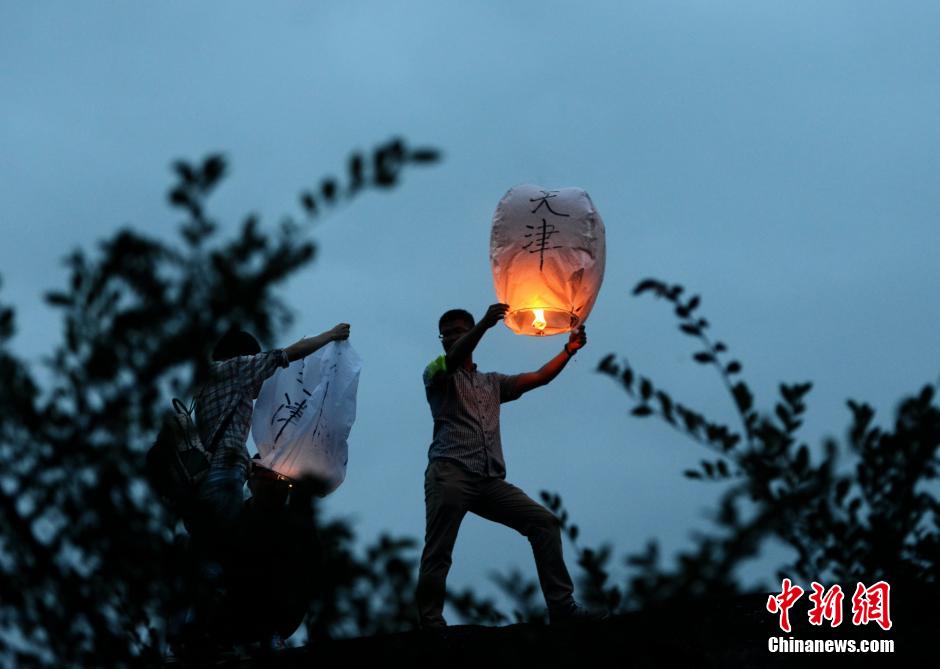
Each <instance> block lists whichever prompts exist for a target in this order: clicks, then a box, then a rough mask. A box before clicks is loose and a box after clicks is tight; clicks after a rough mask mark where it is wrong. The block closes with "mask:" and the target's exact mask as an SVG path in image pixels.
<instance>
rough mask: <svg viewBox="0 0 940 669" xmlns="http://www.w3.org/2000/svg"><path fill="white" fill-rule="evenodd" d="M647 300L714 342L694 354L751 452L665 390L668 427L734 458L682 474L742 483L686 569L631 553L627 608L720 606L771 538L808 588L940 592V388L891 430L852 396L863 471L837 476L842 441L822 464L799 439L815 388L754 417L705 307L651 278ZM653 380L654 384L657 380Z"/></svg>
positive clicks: (915, 401) (613, 371) (905, 406)
mask: <svg viewBox="0 0 940 669" xmlns="http://www.w3.org/2000/svg"><path fill="white" fill-rule="evenodd" d="M643 293H652V294H653V295H654V296H656V297H658V298H663V299H666V300H668V301H670V302H671V303H672V304H673V305H674V307H675V308H674V311H675V313H676V315H677V316H678V317H679V319H680V320H681V322H680V323H679V328H680V330H681V331H682V332H683V333H685V334H687V335H690V336H695V337H698V338H699V339H700V340H701V342H702V344H704V347H705V350H702V351H699V352H698V353H696V354H695V355H694V356H693V357H694V359H695V360H696V361H697V362H699V363H702V364H708V363H712V362H714V363H717V365H716V368H717V370H718V371H719V374H720V376H721V377H722V379H723V381H724V382H725V385H726V387H727V388H728V390H729V391H730V394H731V397H732V399H733V401H734V406H735V407H736V409H737V410H738V413H739V414H740V417H741V421H742V424H743V426H744V428H745V432H746V435H747V442H746V446H747V448H740V449H739V448H736V446H737V445H738V444H739V443H740V442H741V435H739V434H735V433H733V432H731V431H730V430H728V428H727V427H725V426H724V425H721V424H719V423H715V422H712V421H710V420H708V419H706V418H705V417H704V416H702V415H701V414H699V413H697V412H695V411H692V410H690V409H688V408H687V407H685V406H683V405H682V404H680V403H677V402H675V401H674V400H673V399H672V398H671V397H669V396H668V395H667V394H666V393H664V392H663V391H661V390H656V391H655V392H656V396H657V398H658V399H659V401H660V402H659V406H660V408H661V409H662V410H661V411H660V416H661V417H662V418H663V419H664V420H666V421H667V422H669V423H670V424H671V425H673V427H677V428H682V429H683V430H684V432H685V434H687V435H688V436H689V437H691V438H693V439H695V440H696V441H698V442H699V443H701V444H703V445H706V446H710V447H714V448H719V449H721V450H722V451H723V452H724V453H725V456H726V457H727V458H728V460H727V461H726V460H725V459H719V460H717V461H714V462H711V461H707V460H703V461H702V462H701V463H700V469H687V470H685V471H683V472H682V474H683V476H685V477H686V478H690V479H696V480H703V479H708V480H715V481H720V480H729V481H730V480H736V481H738V483H736V484H734V485H732V486H729V487H728V488H727V490H726V491H725V493H724V495H723V497H722V499H721V502H720V509H719V511H718V513H716V514H715V519H716V522H717V523H718V524H719V527H720V530H721V531H720V533H719V534H717V535H714V536H707V535H701V536H699V537H698V538H697V546H696V548H695V550H694V551H690V552H684V553H682V554H680V555H679V556H678V560H677V562H678V568H677V569H675V570H673V571H671V572H668V571H665V570H664V569H663V568H661V567H659V565H658V554H657V553H656V551H655V544H650V548H649V549H648V550H647V552H646V553H644V554H640V555H636V556H628V558H627V560H626V562H627V564H628V565H630V566H631V567H633V568H635V569H637V570H638V574H637V575H636V576H634V577H633V578H631V580H630V582H629V586H628V588H627V590H626V595H627V597H626V601H627V602H628V603H630V604H632V605H634V606H646V605H649V604H654V603H661V602H665V601H688V600H690V599H703V600H705V601H711V600H710V599H708V598H709V597H715V596H723V595H726V594H728V593H733V592H735V591H736V589H737V587H738V586H737V585H736V583H735V582H734V581H733V580H732V578H731V577H730V574H731V573H732V572H733V570H734V568H735V566H736V565H738V564H740V563H741V562H743V561H745V560H747V559H749V558H750V557H752V556H753V555H755V554H756V552H757V550H758V548H759V547H760V545H761V543H762V542H763V541H765V540H766V539H768V538H770V537H774V538H776V539H777V540H778V541H782V542H784V543H785V544H787V545H789V546H790V547H791V548H792V549H793V550H794V552H795V555H796V558H795V560H794V561H793V562H792V563H791V564H788V565H787V566H786V568H785V569H784V570H781V572H780V573H782V574H785V575H786V576H788V577H791V578H801V579H803V580H807V581H808V580H811V579H815V578H818V576H819V574H825V573H829V574H832V575H833V578H834V579H836V582H842V583H853V582H855V581H856V580H858V581H865V582H870V581H874V580H877V579H884V580H886V581H889V582H891V584H892V585H893V586H894V585H895V584H896V583H902V582H903V583H907V584H909V587H916V588H917V589H920V590H922V589H930V590H931V591H933V592H937V591H938V589H940V584H938V579H937V578H936V576H935V574H936V570H937V566H938V559H940V532H938V526H937V523H936V519H937V518H938V517H940V502H938V501H937V499H936V493H935V492H934V491H935V490H936V488H935V486H934V487H933V488H932V489H931V492H927V490H928V488H929V486H928V485H927V484H928V482H931V481H934V480H935V479H936V478H937V476H938V469H940V460H938V458H937V449H938V447H940V409H938V408H937V407H935V406H934V405H933V404H932V401H933V399H934V396H935V387H934V386H930V385H928V386H925V387H924V388H923V389H922V390H921V391H919V393H918V394H917V395H916V396H912V397H909V398H906V399H904V400H903V401H902V402H901V403H900V405H899V408H898V411H897V417H896V420H895V425H894V428H893V430H886V429H883V428H881V427H876V426H873V419H874V415H875V414H874V410H873V409H872V407H871V406H869V405H867V404H864V403H858V402H855V401H852V400H849V402H848V407H849V409H850V411H851V414H852V424H851V426H850V428H849V434H848V436H849V447H850V449H851V451H852V452H853V453H854V455H855V458H856V459H857V462H856V465H855V474H854V476H850V477H845V476H843V477H835V476H834V474H833V472H834V469H835V462H836V459H837V457H838V454H839V447H838V444H837V443H836V442H835V441H834V440H832V439H827V440H825V441H824V449H823V450H824V454H823V456H822V457H821V458H819V459H817V460H818V463H817V464H814V458H813V457H812V456H813V454H812V453H811V451H810V448H809V447H808V446H807V445H806V444H799V445H798V444H797V442H796V433H797V432H798V430H799V429H800V427H801V426H802V417H803V414H804V412H805V411H806V405H805V398H806V395H807V394H808V393H809V391H810V389H811V388H812V384H811V383H809V382H804V383H795V384H780V396H781V401H780V402H777V403H776V404H774V405H773V410H772V412H771V413H770V414H769V415H768V414H767V413H766V412H759V411H757V410H755V409H754V397H753V395H752V394H751V391H750V389H749V387H748V385H747V384H746V383H745V382H744V381H743V380H739V381H737V382H732V381H731V379H730V377H731V376H732V375H739V374H741V372H742V369H743V366H742V365H741V363H740V362H739V361H737V360H731V361H730V362H727V363H725V362H722V361H721V360H720V357H719V355H720V354H722V353H725V352H726V351H727V346H726V345H725V344H724V343H723V342H716V343H715V344H714V345H713V344H711V342H710V341H709V339H708V336H707V335H706V334H705V329H706V328H707V327H708V323H707V321H706V320H705V319H704V318H693V316H692V312H693V310H694V309H695V308H697V307H698V306H699V300H698V299H697V296H695V297H693V298H691V299H690V300H689V301H688V302H686V303H682V302H680V301H679V296H680V295H681V293H682V288H681V286H670V285H669V284H666V283H664V282H661V281H658V280H655V279H644V280H643V281H642V282H640V283H639V284H638V285H637V286H636V288H635V289H634V294H636V295H641V294H643ZM614 359H615V357H614V356H612V355H611V356H608V358H607V360H608V361H609V363H610V368H605V369H601V370H600V371H602V372H604V373H607V374H609V375H611V376H612V377H617V376H618V375H620V374H621V371H620V368H619V366H617V365H615V364H613V360H614ZM621 364H622V365H624V366H625V365H626V362H625V361H624V362H622V363H621ZM626 369H629V367H626ZM641 378H643V379H644V380H646V379H645V377H641ZM649 384H650V385H649V387H650V388H652V382H651V381H650V382H649ZM623 385H624V389H625V390H626V391H627V393H628V395H629V396H630V397H631V398H632V399H633V400H634V401H635V402H638V404H637V405H636V406H635V407H634V408H633V411H632V413H633V414H635V415H640V416H648V415H651V414H653V413H656V412H655V411H654V410H653V407H652V406H651V405H650V404H649V403H648V401H647V400H648V397H646V396H643V395H642V393H640V394H639V396H638V395H637V393H635V392H634V390H633V389H632V388H631V387H630V386H628V385H627V384H623ZM641 388H642V386H641ZM663 398H668V403H663ZM670 412H672V413H674V414H675V415H676V416H677V417H678V419H679V421H678V422H677V423H673V422H672V420H671V416H670ZM729 465H731V466H729ZM732 467H733V468H734V470H735V471H734V473H732ZM741 500H746V501H747V503H748V507H749V508H748V512H747V513H746V514H745V513H742V512H741V510H740V508H739V506H740V505H739V502H740V501H741ZM930 519H932V521H931V520H930Z"/></svg>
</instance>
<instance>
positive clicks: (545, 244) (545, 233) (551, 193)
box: [522, 190, 569, 272]
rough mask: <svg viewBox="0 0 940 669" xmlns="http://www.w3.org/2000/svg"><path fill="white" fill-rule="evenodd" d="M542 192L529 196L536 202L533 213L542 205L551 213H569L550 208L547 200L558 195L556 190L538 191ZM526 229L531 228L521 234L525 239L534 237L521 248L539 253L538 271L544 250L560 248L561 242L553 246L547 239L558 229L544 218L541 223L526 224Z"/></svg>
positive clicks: (558, 214)
mask: <svg viewBox="0 0 940 669" xmlns="http://www.w3.org/2000/svg"><path fill="white" fill-rule="evenodd" d="M539 192H540V193H542V197H530V198H529V202H538V204H537V205H535V209H533V210H532V213H533V214H534V213H535V212H537V211H538V210H539V209H541V208H542V207H543V206H544V207H546V208H547V209H548V210H549V211H550V212H551V213H553V214H555V216H562V217H564V218H568V217H569V214H563V213H561V212H558V211H555V210H554V209H552V205H551V203H550V202H549V200H550V199H552V198H554V197H558V191H557V190H543V191H539ZM525 227H526V229H528V230H531V232H528V233H526V234H524V235H523V237H525V238H526V239H529V238H530V237H533V238H534V239H532V240H530V241H529V243H528V244H523V246H522V248H524V249H526V250H527V251H528V252H529V253H538V254H539V271H540V272H541V271H542V267H543V266H544V264H545V251H547V250H549V249H560V248H561V244H556V245H555V246H549V240H550V239H551V237H552V235H556V234H558V232H559V230H557V229H556V228H555V225H554V224H553V223H549V222H548V221H547V220H545V219H544V218H543V219H542V225H526V226H525ZM533 244H534V245H535V248H532V245H533Z"/></svg>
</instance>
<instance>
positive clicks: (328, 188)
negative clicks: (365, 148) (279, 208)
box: [300, 137, 442, 219]
mask: <svg viewBox="0 0 940 669" xmlns="http://www.w3.org/2000/svg"><path fill="white" fill-rule="evenodd" d="M441 157H442V155H441V152H440V151H439V150H437V149H434V148H430V147H421V148H418V149H409V148H408V146H407V144H406V142H405V140H404V139H402V138H400V137H396V138H392V139H391V140H389V141H387V142H385V143H383V144H380V145H379V146H377V147H375V148H374V149H373V150H372V152H371V153H363V152H360V151H356V152H354V153H353V154H352V155H350V157H349V160H348V162H347V165H346V178H345V180H341V179H339V178H337V177H335V176H327V177H326V178H324V179H323V180H322V181H321V182H320V185H319V186H318V187H317V188H316V189H313V190H305V191H303V193H302V194H301V196H300V203H301V206H302V207H303V209H304V212H305V213H306V214H307V216H308V217H309V218H311V219H312V218H315V217H316V216H318V215H320V214H321V213H323V211H324V210H325V208H328V207H333V206H336V205H338V204H339V203H340V202H341V201H343V200H349V199H352V198H353V197H355V196H356V195H358V194H360V193H362V192H364V191H365V190H366V189H368V188H378V189H382V190H387V189H390V188H392V187H394V186H396V185H398V183H399V182H400V181H401V174H402V171H403V170H404V168H405V167H406V166H407V165H431V164H434V163H436V162H439V161H440V160H441ZM344 181H345V183H344Z"/></svg>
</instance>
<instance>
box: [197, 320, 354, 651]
mask: <svg viewBox="0 0 940 669" xmlns="http://www.w3.org/2000/svg"><path fill="white" fill-rule="evenodd" d="M348 338H349V324H348V323H340V324H338V325H336V326H335V327H333V328H332V329H330V330H327V331H326V332H323V333H321V334H319V335H317V336H316V337H307V338H304V339H301V340H300V341H298V342H296V343H294V344H292V345H290V346H288V347H287V348H283V349H274V350H271V351H265V352H262V351H261V346H260V344H258V340H257V339H255V338H254V337H253V336H252V335H251V334H249V333H247V332H244V331H239V330H232V331H229V332H228V333H227V334H225V335H224V336H223V337H222V338H221V339H220V340H219V342H218V343H217V344H216V346H215V349H214V350H213V353H212V364H211V366H210V368H209V379H208V382H207V383H206V385H205V386H204V387H203V389H202V390H201V391H200V393H199V394H198V395H197V397H196V423H197V426H198V429H199V432H200V438H201V439H202V443H203V444H206V447H207V448H208V449H209V450H210V451H211V452H212V455H211V458H210V465H209V472H208V474H207V475H206V477H205V479H204V480H203V481H202V484H201V485H200V487H199V490H198V491H197V492H196V495H195V498H194V500H193V502H192V504H191V505H190V507H189V509H187V511H186V512H185V513H184V517H183V521H184V524H185V525H186V529H187V530H188V531H189V533H190V536H191V537H192V548H193V551H194V552H193V555H194V558H195V564H196V570H197V572H198V573H197V575H196V587H197V592H196V593H195V598H196V605H195V609H194V611H193V617H194V618H195V619H196V620H195V622H194V624H193V627H194V628H196V629H195V630H194V633H195V634H197V635H204V634H206V633H207V631H208V629H209V628H210V627H211V626H212V624H213V619H214V618H216V617H217V613H218V611H215V610H214V609H215V608H218V607H219V606H221V605H222V602H223V601H224V587H223V586H222V576H223V566H222V565H223V564H224V563H225V562H226V561H227V560H228V559H229V558H230V556H231V555H232V554H234V552H235V551H236V549H237V547H236V546H235V545H234V543H235V536H236V529H237V525H238V523H239V520H240V517H241V513H242V508H243V502H244V500H243V494H242V492H243V489H244V486H245V481H246V480H247V478H248V471H249V462H250V459H249V456H248V449H247V447H246V445H245V444H246V442H247V440H248V431H249V429H250V428H251V414H252V410H253V407H254V404H253V401H254V399H255V398H257V396H258V393H259V392H260V391H261V386H262V385H263V384H264V381H265V379H267V378H269V377H271V376H272V375H273V374H274V372H276V371H277V370H278V369H279V368H281V367H287V366H288V365H289V364H290V363H291V362H293V361H294V360H300V359H301V358H304V357H306V356H308V355H310V354H311V353H313V352H314V351H316V350H318V349H320V348H322V347H323V346H325V345H326V344H328V343H330V342H331V341H340V340H345V339H348Z"/></svg>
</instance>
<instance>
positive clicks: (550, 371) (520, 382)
mask: <svg viewBox="0 0 940 669" xmlns="http://www.w3.org/2000/svg"><path fill="white" fill-rule="evenodd" d="M585 344H587V334H586V333H585V331H584V326H583V325H582V326H581V327H579V328H578V329H577V330H575V331H573V332H572V333H571V334H570V335H569V336H568V343H566V344H565V348H564V349H563V350H562V351H561V353H559V354H558V355H556V356H555V357H554V358H552V359H551V360H549V361H548V362H546V363H545V364H544V365H542V367H541V369H539V370H538V371H537V372H527V373H525V374H520V375H519V376H517V377H516V387H515V395H516V397H518V396H519V395H521V394H523V393H526V392H528V391H530V390H532V389H533V388H538V387H539V386H544V385H545V384H546V383H548V382H550V381H551V380H552V379H554V378H555V377H556V376H558V374H559V372H561V370H563V369H564V368H565V365H567V364H568V361H569V360H571V358H572V357H573V356H574V354H575V353H577V352H578V349H581V348H583V347H584V345H585Z"/></svg>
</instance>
